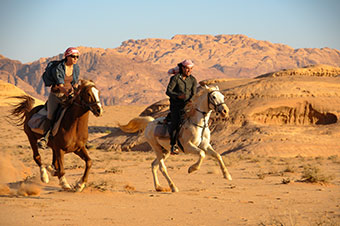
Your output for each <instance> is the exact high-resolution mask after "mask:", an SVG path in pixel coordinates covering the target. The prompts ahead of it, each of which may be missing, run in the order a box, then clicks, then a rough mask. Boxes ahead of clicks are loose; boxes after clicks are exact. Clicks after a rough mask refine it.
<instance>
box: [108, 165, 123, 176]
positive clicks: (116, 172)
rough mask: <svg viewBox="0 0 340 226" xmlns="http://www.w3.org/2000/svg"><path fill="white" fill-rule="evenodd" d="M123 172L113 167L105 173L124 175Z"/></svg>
mask: <svg viewBox="0 0 340 226" xmlns="http://www.w3.org/2000/svg"><path fill="white" fill-rule="evenodd" d="M122 172H123V170H121V169H119V168H118V167H114V166H113V167H111V168H110V169H109V170H105V173H113V174H118V173H122Z"/></svg>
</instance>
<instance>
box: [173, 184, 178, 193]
mask: <svg viewBox="0 0 340 226" xmlns="http://www.w3.org/2000/svg"><path fill="white" fill-rule="evenodd" d="M171 191H172V192H179V190H178V188H177V187H176V186H175V185H174V186H171Z"/></svg>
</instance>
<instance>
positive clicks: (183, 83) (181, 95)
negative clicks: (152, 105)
mask: <svg viewBox="0 0 340 226" xmlns="http://www.w3.org/2000/svg"><path fill="white" fill-rule="evenodd" d="M193 66H194V64H193V62H192V61H191V60H184V61H183V62H181V63H179V64H178V67H176V68H173V69H170V70H169V72H168V73H169V74H174V75H173V76H172V77H171V78H170V82H169V84H168V87H167V90H166V95H168V96H169V97H170V113H169V115H168V116H167V119H169V118H170V119H171V125H170V128H169V134H170V145H171V153H172V154H178V148H177V147H176V137H177V133H178V128H179V126H180V124H181V123H182V122H183V117H184V115H185V111H184V107H185V105H186V104H187V103H188V102H189V101H190V100H191V98H192V97H193V96H194V95H195V94H196V89H197V81H196V78H195V77H194V76H193V75H192V74H191V71H192V69H193Z"/></svg>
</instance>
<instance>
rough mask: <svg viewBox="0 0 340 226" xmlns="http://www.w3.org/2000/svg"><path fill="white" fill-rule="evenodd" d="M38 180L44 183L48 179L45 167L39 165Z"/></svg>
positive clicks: (46, 182)
mask: <svg viewBox="0 0 340 226" xmlns="http://www.w3.org/2000/svg"><path fill="white" fill-rule="evenodd" d="M40 180H41V181H42V182H43V183H45V184H48V182H49V181H50V180H49V178H48V174H47V170H46V168H45V167H40Z"/></svg>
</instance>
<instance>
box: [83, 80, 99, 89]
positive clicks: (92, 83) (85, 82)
mask: <svg viewBox="0 0 340 226" xmlns="http://www.w3.org/2000/svg"><path fill="white" fill-rule="evenodd" d="M88 86H95V84H94V82H93V81H92V80H85V79H80V89H81V88H84V87H88Z"/></svg>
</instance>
